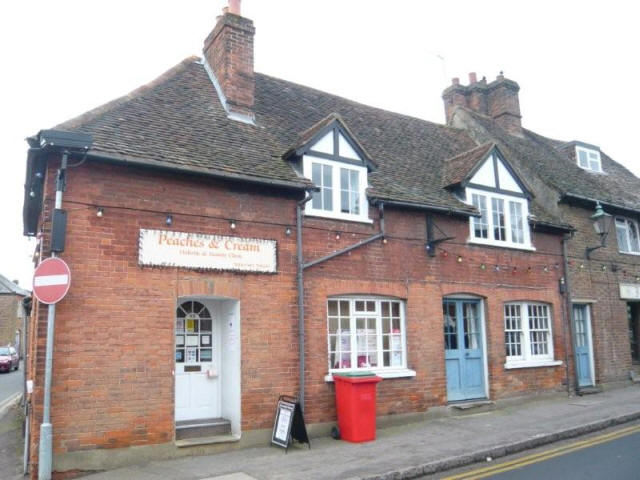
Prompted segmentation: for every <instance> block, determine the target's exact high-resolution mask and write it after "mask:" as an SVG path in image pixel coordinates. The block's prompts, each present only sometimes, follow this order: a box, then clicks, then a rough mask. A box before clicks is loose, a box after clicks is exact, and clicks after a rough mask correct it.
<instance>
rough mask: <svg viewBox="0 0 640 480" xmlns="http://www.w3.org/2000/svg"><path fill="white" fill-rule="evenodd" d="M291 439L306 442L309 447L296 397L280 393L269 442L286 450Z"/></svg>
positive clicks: (305, 428)
mask: <svg viewBox="0 0 640 480" xmlns="http://www.w3.org/2000/svg"><path fill="white" fill-rule="evenodd" d="M291 440H297V441H298V442H300V443H306V444H307V445H309V448H311V443H310V442H309V436H308V435H307V427H306V426H305V424H304V417H303V416H302V409H301V408H300V403H299V402H298V399H297V398H296V397H291V396H289V395H280V398H279V399H278V407H277V409H276V418H275V421H274V422H273V432H272V433H271V443H272V444H274V445H277V446H279V447H282V448H284V449H285V451H287V450H288V448H289V445H290V444H291Z"/></svg>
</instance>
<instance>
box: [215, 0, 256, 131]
mask: <svg viewBox="0 0 640 480" xmlns="http://www.w3.org/2000/svg"><path fill="white" fill-rule="evenodd" d="M232 12H234V13H232ZM254 35H255V27H254V26H253V22H252V21H251V20H249V19H248V18H244V17H241V16H240V2H239V1H238V0H236V1H232V2H231V3H230V7H229V8H228V9H227V8H226V9H224V13H223V15H221V16H220V17H218V23H217V24H216V26H215V27H214V29H213V31H212V32H211V33H210V34H209V36H208V37H207V38H206V40H205V41H204V47H203V54H204V58H205V60H206V62H207V63H208V65H209V67H210V68H211V70H212V71H213V74H214V75H215V77H216V80H217V81H218V84H219V86H220V89H221V90H222V94H223V95H224V97H225V100H226V105H225V107H226V108H227V111H228V112H229V114H230V115H232V114H235V115H240V116H242V117H249V118H250V119H253V118H254V112H253V106H254V92H255V78H254V71H253V37H254Z"/></svg>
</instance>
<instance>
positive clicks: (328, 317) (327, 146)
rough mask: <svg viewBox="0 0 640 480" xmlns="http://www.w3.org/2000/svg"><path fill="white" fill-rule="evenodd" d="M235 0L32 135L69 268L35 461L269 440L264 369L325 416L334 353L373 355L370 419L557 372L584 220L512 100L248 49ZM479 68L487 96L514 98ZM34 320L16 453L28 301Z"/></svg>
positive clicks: (420, 411)
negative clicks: (429, 100)
mask: <svg viewBox="0 0 640 480" xmlns="http://www.w3.org/2000/svg"><path fill="white" fill-rule="evenodd" d="M238 5H239V2H237V1H236V2H231V10H230V11H226V12H225V13H224V14H223V15H222V16H221V17H219V19H218V21H217V24H216V25H215V27H214V29H213V31H212V32H211V34H210V35H209V36H208V37H207V38H206V40H205V43H204V51H203V58H196V57H193V58H188V59H186V60H184V61H183V62H181V63H180V64H179V65H177V66H176V67H174V68H173V69H171V70H170V71H168V72H166V73H165V74H164V75H162V76H161V77H159V78H158V79H157V80H155V81H153V82H152V83H150V84H148V85H146V86H144V87H142V88H140V89H138V90H136V91H134V92H132V93H131V94H129V95H127V96H125V97H122V98H121V99H118V100H115V101H113V102H111V103H108V104H106V105H104V106H102V107H99V108H97V109H95V110H92V111H89V112H87V113H85V114H84V115H82V116H80V117H78V118H75V119H72V120H70V121H68V122H65V123H63V124H61V125H58V126H56V127H54V129H52V130H43V131H41V132H40V133H38V134H37V135H35V136H33V137H31V138H30V139H29V144H30V149H29V153H28V157H27V174H26V177H27V178H26V190H25V205H24V231H25V234H26V235H32V236H37V237H38V238H39V243H38V247H37V248H38V252H37V253H38V257H39V258H46V257H49V256H50V254H51V252H52V250H53V251H56V252H58V253H59V254H60V256H61V257H62V258H63V259H64V260H65V261H66V262H67V263H68V265H69V267H70V268H71V271H72V276H73V282H72V285H71V288H70V289H69V292H68V294H67V296H66V297H65V298H64V299H63V300H62V301H61V302H60V303H59V304H57V307H56V327H55V338H54V351H55V356H54V359H53V365H54V368H53V388H52V396H51V420H52V421H51V423H52V425H53V454H54V456H53V470H54V471H55V472H57V474H59V475H63V474H65V472H76V473H77V472H78V471H92V470H102V469H106V468H112V467H115V466H117V465H122V464H126V463H133V462H135V461H137V459H139V458H140V455H144V456H145V458H161V457H162V458H168V457H177V456H184V455H192V454H203V453H212V452H216V451H220V450H222V449H228V448H236V447H238V446H248V445H256V444H264V443H266V442H268V441H269V438H270V435H271V428H272V427H273V420H274V413H275V405H276V402H277V400H278V397H279V395H282V394H289V395H296V396H298V397H299V399H300V402H301V404H302V407H303V410H304V416H305V421H306V423H307V425H308V426H309V430H310V432H311V434H312V435H323V434H328V432H329V431H330V429H331V427H332V426H333V425H334V424H335V418H336V417H335V403H334V386H333V375H334V374H337V373H340V372H350V371H362V370H367V371H373V372H375V373H376V374H378V375H379V376H381V377H382V378H383V381H382V382H381V383H380V384H379V385H378V402H377V414H378V421H379V422H380V423H384V422H391V421H398V419H399V420H400V421H410V420H411V419H412V418H420V417H421V416H423V415H424V414H425V412H427V411H428V410H429V409H430V408H431V407H437V406H443V405H447V404H452V403H456V402H468V401H476V400H478V399H480V400H486V399H490V400H495V399H503V398H508V397H516V396H526V395H538V394H541V393H545V392H557V391H563V390H565V391H566V390H567V389H569V388H571V385H573V384H574V383H575V381H574V380H573V378H574V377H575V375H574V374H573V373H572V372H573V369H574V360H573V358H572V350H571V349H570V348H568V347H569V346H570V345H571V343H570V342H571V336H570V335H569V333H568V332H569V329H570V322H569V317H570V312H569V311H568V310H567V308H566V307H567V305H568V304H569V303H568V302H571V301H575V302H578V301H579V302H582V303H580V304H583V303H585V302H586V301H587V300H588V298H590V297H588V296H587V295H586V294H585V295H582V297H577V296H575V295H573V296H571V295H570V292H567V286H570V285H571V281H569V282H567V279H569V280H574V278H576V275H579V273H576V264H575V261H574V260H573V257H571V255H573V256H574V257H575V256H576V255H577V254H576V253H575V252H577V250H576V248H578V247H575V246H574V245H575V243H576V242H577V241H578V239H579V238H583V237H581V235H583V233H582V232H581V231H577V232H576V228H578V229H582V228H585V224H588V220H584V221H583V223H580V224H578V225H577V226H575V225H574V224H573V223H572V222H571V221H570V220H572V219H573V217H571V218H567V217H569V216H568V215H567V212H566V209H568V208H570V207H569V205H568V204H566V203H562V202H561V203H558V201H561V200H562V198H561V197H558V198H556V197H552V196H551V193H554V192H558V191H559V190H558V187H557V186H556V185H555V184H554V183H552V182H551V181H550V180H549V178H548V177H551V176H552V174H548V175H547V174H546V173H542V172H540V171H539V168H538V167H532V166H531V165H528V164H527V161H528V158H529V157H527V156H525V155H524V153H523V152H530V150H531V149H532V148H533V149H534V150H535V144H533V143H531V142H529V143H526V145H525V146H523V147H522V149H519V148H515V147H513V145H512V143H513V141H512V139H511V137H512V136H513V135H516V138H517V139H518V142H520V140H521V139H520V136H519V135H524V134H525V133H522V132H526V131H524V130H521V131H518V130H517V127H518V125H519V111H518V114H517V118H509V116H508V115H507V116H505V115H498V116H497V118H492V116H491V112H489V111H486V110H482V109H480V110H478V111H477V112H475V111H473V109H472V108H470V107H469V105H466V104H465V105H462V104H456V105H454V106H452V107H450V108H449V107H447V111H448V112H449V111H450V113H451V114H450V115H449V114H448V125H440V124H435V123H432V122H428V121H424V120H420V119H417V118H412V117H408V116H405V115H400V114H397V113H392V112H388V111H384V110H381V109H378V108H374V107H370V106H366V105H362V104H359V103H356V102H353V101H350V100H347V99H344V98H340V97H337V96H335V95H331V94H328V93H325V92H321V91H318V90H314V89H311V88H308V87H304V86H301V85H297V84H294V83H291V82H288V81H285V80H280V79H277V78H273V77H270V76H268V75H264V74H260V73H257V72H254V70H253V39H254V33H255V30H254V26H253V23H252V21H251V20H248V19H246V18H244V17H242V16H241V15H240V12H239V9H238V8H239V7H238ZM497 84H498V85H497V87H496V88H494V86H493V84H490V87H491V94H490V98H491V102H490V103H491V105H493V106H495V108H498V107H497V105H510V104H513V103H514V102H517V89H516V90H515V91H516V95H515V97H514V94H513V90H514V88H515V87H517V84H515V82H511V81H509V80H506V79H499V80H498V81H497ZM460 87H461V86H460ZM503 87H504V88H503ZM461 88H463V87H461ZM483 88H484V87H483ZM487 88H489V87H487ZM461 95H462V98H466V97H465V95H466V92H463V93H461ZM445 98H447V94H446V92H445ZM483 98H484V100H483ZM514 98H515V99H514ZM474 101H475V100H474ZM478 101H480V102H483V101H484V102H486V101H487V98H486V97H478ZM446 102H448V100H446ZM446 102H445V103H446ZM447 105H448V103H447ZM456 106H457V108H454V107H456ZM492 108H494V107H492ZM492 112H493V110H492ZM463 117H464V118H463ZM505 118H506V119H507V121H505V124H504V125H502V126H501V124H500V122H501V121H502V119H505ZM485 123H486V124H487V126H486V127H484V130H483V128H481V126H482V125H484V124H485ZM494 128H495V129H496V131H499V132H500V135H498V134H497V133H494V132H493V130H492V129H494ZM505 128H506V130H505ZM498 129H499V130H498ZM526 135H529V133H528V132H527V133H526ZM530 135H531V136H533V135H534V134H530ZM89 136H90V137H89ZM51 138H64V139H66V140H67V141H70V142H75V141H76V140H78V141H80V140H82V141H83V142H86V140H87V139H88V138H90V139H91V141H92V144H91V148H90V149H88V150H87V151H79V152H76V151H69V152H65V149H64V148H63V147H61V146H60V144H59V143H58V142H54V141H51ZM535 138H538V137H537V136H535ZM522 141H523V142H524V140H522ZM540 142H541V145H542V146H541V147H540V148H541V151H542V152H543V153H539V154H538V153H536V155H542V156H544V155H545V154H544V152H545V151H546V150H544V149H547V148H548V149H551V150H552V151H553V152H554V153H553V154H554V155H560V157H558V158H561V160H562V161H563V162H565V161H566V162H567V163H570V160H568V157H566V155H565V154H564V152H563V150H562V149H555V148H554V145H553V142H552V141H550V140H545V141H544V142H542V140H541V141H540ZM80 143H82V142H80ZM518 145H520V144H519V143H518ZM532 145H533V146H532ZM549 145H550V146H549ZM554 158H555V157H554ZM607 162H609V160H607ZM607 164H608V163H607ZM611 164H612V165H613V162H612V161H611ZM616 165H617V164H616ZM605 166H606V165H605ZM65 167H66V168H65ZM612 168H613V167H612ZM616 168H618V169H620V168H621V167H619V166H616ZM61 175H62V176H63V177H64V182H58V183H59V184H61V183H64V184H65V185H66V189H65V190H64V193H63V199H62V203H61V205H59V206H58V207H56V205H55V197H56V189H57V186H56V183H57V182H56V180H57V179H58V178H60V177H61ZM629 181H632V180H629ZM603 205H604V204H603ZM607 205H608V204H607ZM571 208H573V207H571ZM571 211H573V210H571ZM585 212H587V210H585ZM587 213H588V212H587ZM587 218H588V215H587ZM60 219H62V220H60ZM576 223H578V222H576ZM61 225H62V226H63V227H64V228H62V227H60V226H61ZM65 226H66V227H65ZM586 226H587V227H588V228H592V227H591V226H590V225H586ZM571 235H573V238H572V239H569V238H570V237H571ZM584 235H585V236H586V235H591V234H590V233H589V234H587V233H585V234H584ZM587 238H588V239H589V240H591V238H590V237H587ZM595 240H597V239H595ZM567 248H568V249H569V250H570V251H572V252H573V253H572V254H571V255H570V256H569V259H570V260H569V261H567V262H566V263H567V266H565V259H566V258H567V256H566V255H564V254H563V249H567ZM607 248H612V247H611V243H609V247H607ZM567 270H568V271H569V274H570V276H569V277H568V278H567V276H566V273H567ZM574 283H578V281H577V279H576V280H574ZM583 297H584V298H583ZM592 297H593V299H594V300H597V298H598V297H597V296H596V294H595V293H594V294H593V295H592ZM574 317H575V315H574ZM603 321H605V320H603ZM31 322H32V327H31V331H32V332H34V333H33V339H32V342H31V343H32V344H31V348H30V351H31V355H32V357H31V358H30V362H29V371H28V378H29V379H30V380H32V381H33V393H32V394H31V396H30V398H29V402H30V404H31V410H30V412H31V414H30V425H31V430H30V438H31V442H30V454H29V459H30V465H31V474H32V476H35V475H36V472H37V469H38V462H39V458H38V442H39V425H40V423H41V421H42V414H43V395H44V390H43V375H44V366H45V353H44V350H43V349H42V348H36V347H37V346H43V345H44V343H45V339H46V327H47V310H46V306H44V305H41V304H38V302H37V301H35V300H34V306H33V314H32V319H31ZM593 337H594V342H596V343H597V340H596V333H595V331H594V335H593ZM625 355H628V353H626V354H625ZM625 358H627V359H628V357H625ZM625 362H626V363H625ZM629 364H630V362H629V361H627V360H625V361H624V362H621V363H620V366H621V367H623V368H627V367H629ZM618 377H620V378H621V375H617V377H616V378H618Z"/></svg>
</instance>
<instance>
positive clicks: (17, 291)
mask: <svg viewBox="0 0 640 480" xmlns="http://www.w3.org/2000/svg"><path fill="white" fill-rule="evenodd" d="M5 294H13V295H22V296H24V297H26V296H27V295H31V294H30V293H29V292H28V291H27V290H25V289H23V288H20V287H19V286H18V285H16V284H15V283H13V282H12V281H11V280H9V279H8V278H7V277H5V276H4V275H0V295H5Z"/></svg>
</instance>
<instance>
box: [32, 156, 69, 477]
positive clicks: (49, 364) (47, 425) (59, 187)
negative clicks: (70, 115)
mask: <svg viewBox="0 0 640 480" xmlns="http://www.w3.org/2000/svg"><path fill="white" fill-rule="evenodd" d="M68 157H69V152H67V151H64V152H63V153H62V162H61V164H60V168H59V169H58V177H57V179H56V201H55V208H56V209H60V208H62V193H63V192H64V187H65V174H66V169H67V159H68ZM55 256H56V252H54V251H51V257H55ZM55 321H56V304H55V303H52V304H50V305H49V312H48V316H47V350H46V355H45V367H44V401H43V413H42V424H41V425H40V449H39V452H38V480H51V470H52V466H53V452H52V444H53V431H52V426H51V376H52V370H53V334H54V326H55Z"/></svg>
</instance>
